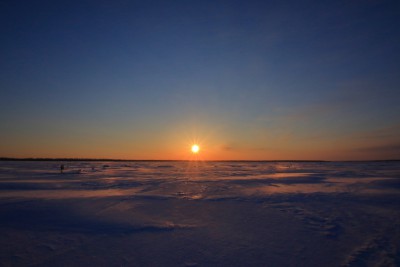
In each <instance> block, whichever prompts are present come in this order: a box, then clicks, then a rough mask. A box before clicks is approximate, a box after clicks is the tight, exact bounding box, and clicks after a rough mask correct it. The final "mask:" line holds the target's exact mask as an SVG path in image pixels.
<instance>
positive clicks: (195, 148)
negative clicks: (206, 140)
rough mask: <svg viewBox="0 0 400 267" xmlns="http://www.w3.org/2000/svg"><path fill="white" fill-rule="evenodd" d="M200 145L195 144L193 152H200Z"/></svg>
mask: <svg viewBox="0 0 400 267" xmlns="http://www.w3.org/2000/svg"><path fill="white" fill-rule="evenodd" d="M199 150H200V147H199V146H198V145H193V146H192V152H193V153H195V154H197V153H199Z"/></svg>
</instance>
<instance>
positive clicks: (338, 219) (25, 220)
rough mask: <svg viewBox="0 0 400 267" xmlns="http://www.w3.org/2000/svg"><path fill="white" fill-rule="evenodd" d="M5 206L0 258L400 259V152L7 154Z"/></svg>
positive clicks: (243, 262)
mask: <svg viewBox="0 0 400 267" xmlns="http://www.w3.org/2000/svg"><path fill="white" fill-rule="evenodd" d="M60 164H64V165H65V170H64V173H60ZM0 214H1V217H0V246H1V247H2V249H1V251H0V266H400V162H353V163H351V162H201V161H198V162H196V161H193V162H169V161H167V162H166V161H160V162H157V161H151V162H146V161H131V162H84V161H82V162H78V161H76V162H54V161H48V162H17V161H13V162H11V161H10V162H7V161H3V162H0Z"/></svg>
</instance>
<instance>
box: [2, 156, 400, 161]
mask: <svg viewBox="0 0 400 267" xmlns="http://www.w3.org/2000/svg"><path fill="white" fill-rule="evenodd" d="M0 161H115V162H124V161H125V162H126V161H154V162H155V161H169V162H172V161H175V162H177V161H210V162H382V161H400V159H373V160H317V159H313V160H302V159H300V160H296V159H276V160H275V159H274V160H249V159H232V160H229V159H224V160H190V159H186V160H179V159H112V158H68V157H67V158H63V157H60V158H58V157H57V158H47V157H22V158H18V157H0Z"/></svg>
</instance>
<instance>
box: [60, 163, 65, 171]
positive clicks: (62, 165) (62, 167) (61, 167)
mask: <svg viewBox="0 0 400 267" xmlns="http://www.w3.org/2000/svg"><path fill="white" fill-rule="evenodd" d="M60 173H64V164H61V166H60Z"/></svg>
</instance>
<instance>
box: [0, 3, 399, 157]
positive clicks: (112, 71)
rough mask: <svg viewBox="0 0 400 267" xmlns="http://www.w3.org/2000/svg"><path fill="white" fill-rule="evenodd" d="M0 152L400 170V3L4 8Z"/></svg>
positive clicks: (0, 6) (0, 22)
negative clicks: (386, 163)
mask: <svg viewBox="0 0 400 267" xmlns="http://www.w3.org/2000/svg"><path fill="white" fill-rule="evenodd" d="M0 35H1V40H2V41H1V42H0V122H1V123H0V156H3V157H73V158H115V159H163V160H164V159H165V160H185V159H192V158H193V155H191V152H190V146H191V145H192V144H193V143H197V144H199V146H200V153H199V154H198V156H196V158H198V159H202V160H382V159H400V105H399V100H400V2H399V1H386V0H379V1H378V0H376V1H374V0H364V1H361V0H350V1H349V0H332V1H321V0H313V1H308V0H305V1H285V0H279V1H235V0H230V1H218V0H213V1H207V0H202V1H189V0H186V1H151V0H150V1H127V0H120V1H104V0H96V1H89V0H81V1H73V0H72V1H71V0H68V1H64V0H61V1H42V0H37V1H22V0H21V1H19V0H12V1H11V0H2V1H0Z"/></svg>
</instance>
